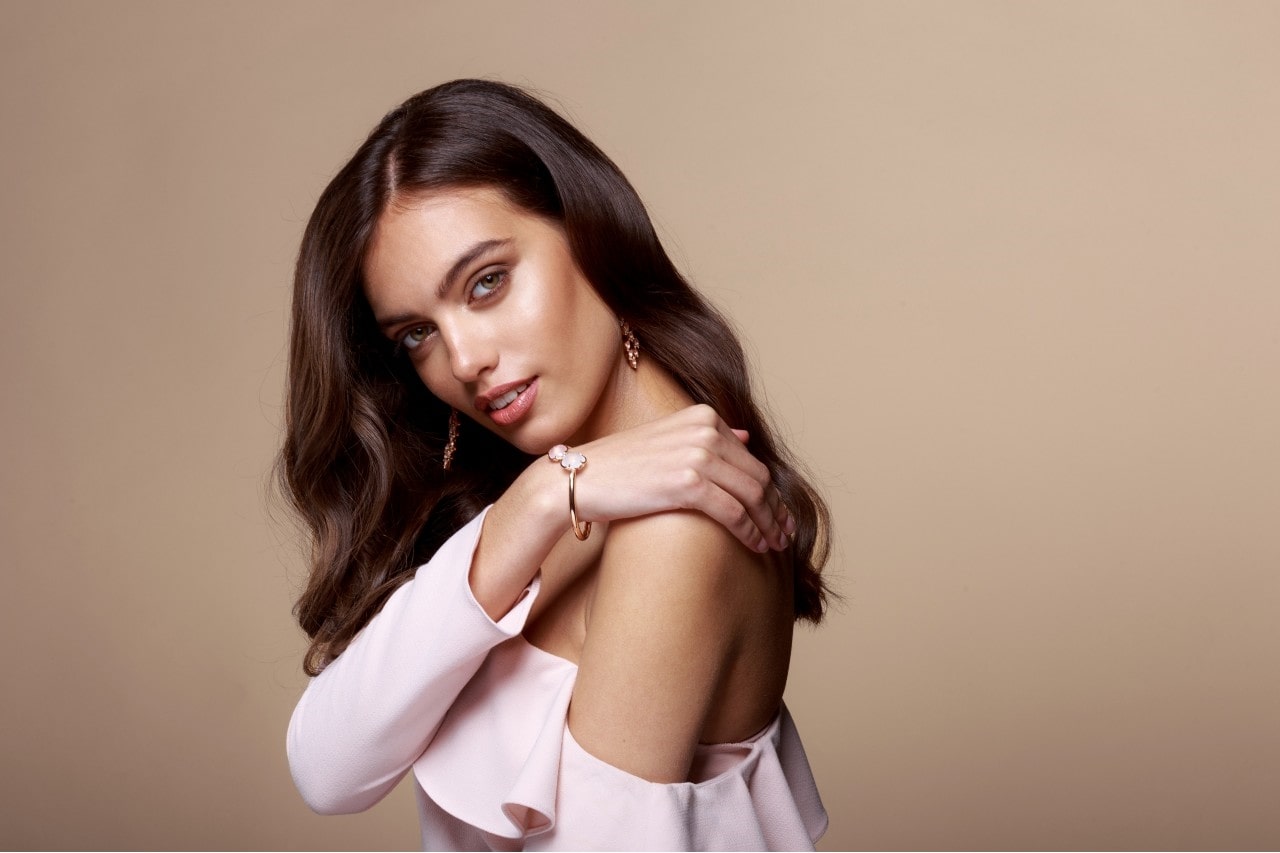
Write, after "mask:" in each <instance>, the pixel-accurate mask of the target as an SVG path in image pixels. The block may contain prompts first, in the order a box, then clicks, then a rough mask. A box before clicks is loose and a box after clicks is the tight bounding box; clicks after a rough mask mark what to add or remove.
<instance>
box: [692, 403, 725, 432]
mask: <svg viewBox="0 0 1280 853" xmlns="http://www.w3.org/2000/svg"><path fill="white" fill-rule="evenodd" d="M693 415H694V419H695V420H696V421H697V422H698V423H700V424H704V425H710V426H712V427H714V426H715V422H716V421H718V420H719V419H720V416H719V415H717V414H716V410H715V409H713V408H711V407H710V406H708V405H707V404H706V403H698V404H697V405H695V406H694V407H693Z"/></svg>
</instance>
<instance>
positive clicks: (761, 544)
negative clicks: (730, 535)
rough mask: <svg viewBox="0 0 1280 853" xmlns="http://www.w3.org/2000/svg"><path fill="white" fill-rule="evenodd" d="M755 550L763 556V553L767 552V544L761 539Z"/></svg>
mask: <svg viewBox="0 0 1280 853" xmlns="http://www.w3.org/2000/svg"><path fill="white" fill-rule="evenodd" d="M756 550H757V551H758V552H760V553H761V554H763V553H764V552H765V551H768V550H769V543H768V542H766V541H764V540H763V539H761V540H760V541H759V542H757V543H756Z"/></svg>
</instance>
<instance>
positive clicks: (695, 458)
mask: <svg viewBox="0 0 1280 853" xmlns="http://www.w3.org/2000/svg"><path fill="white" fill-rule="evenodd" d="M710 462H711V451H710V450H708V449H707V448H705V447H690V448H689V466H690V468H692V469H694V471H695V472H696V471H701V470H702V469H703V468H705V467H706V466H707V465H708V464H709V463H710Z"/></svg>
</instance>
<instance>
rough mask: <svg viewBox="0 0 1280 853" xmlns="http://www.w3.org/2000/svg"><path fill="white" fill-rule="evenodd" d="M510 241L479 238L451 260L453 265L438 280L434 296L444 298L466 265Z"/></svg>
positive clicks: (509, 239)
mask: <svg viewBox="0 0 1280 853" xmlns="http://www.w3.org/2000/svg"><path fill="white" fill-rule="evenodd" d="M510 242H511V238H510V237H508V238H507V239H505V240H481V241H480V242H479V243H476V244H475V245H474V246H472V247H471V248H470V249H467V250H466V251H465V252H463V253H462V254H461V255H459V256H458V259H457V260H456V261H454V262H453V266H451V267H449V271H448V272H447V273H445V274H444V278H443V279H441V280H440V286H439V287H437V288H436V298H437V299H444V297H445V295H446V294H447V293H448V292H449V288H450V287H452V286H453V283H454V281H456V280H457V278H458V276H460V275H462V273H463V272H464V271H465V270H466V269H467V267H469V266H471V265H472V264H474V263H475V262H476V260H478V259H479V258H481V257H483V256H484V255H485V254H487V253H489V252H491V251H493V250H494V249H498V248H501V247H503V246H506V245H508V244H509V243H510Z"/></svg>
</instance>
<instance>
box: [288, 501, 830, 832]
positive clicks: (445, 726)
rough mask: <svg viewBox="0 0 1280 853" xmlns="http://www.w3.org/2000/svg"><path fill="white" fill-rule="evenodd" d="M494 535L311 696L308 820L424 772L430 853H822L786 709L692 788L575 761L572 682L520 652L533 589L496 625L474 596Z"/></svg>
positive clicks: (402, 606)
mask: <svg viewBox="0 0 1280 853" xmlns="http://www.w3.org/2000/svg"><path fill="white" fill-rule="evenodd" d="M483 518H484V513H481V515H480V516H478V517H477V518H476V519H474V520H473V521H471V522H470V523H469V524H467V525H466V526H464V527H463V528H462V529H460V530H459V531H458V532H457V533H455V534H454V535H453V536H452V537H451V538H450V539H449V541H447V542H446V543H445V544H444V545H443V546H442V547H441V548H440V550H439V551H438V552H437V553H436V555H435V556H434V557H433V558H432V559H431V561H430V562H428V563H427V564H426V565H424V566H422V567H421V568H419V569H418V572H417V574H416V575H415V577H414V579H413V580H412V581H410V582H408V583H406V584H405V585H404V586H403V587H401V588H400V589H398V590H397V591H396V592H395V593H394V594H393V595H392V596H391V598H390V599H389V600H388V602H387V604H386V606H385V607H384V608H383V609H382V611H381V612H380V613H379V614H378V615H377V616H376V617H374V619H373V620H372V621H371V622H370V623H369V625H368V626H366V628H365V629H364V630H363V631H362V632H361V633H360V634H359V636H357V637H356V639H355V640H354V641H353V642H352V643H351V645H350V647H349V648H348V649H347V650H346V651H345V652H343V653H342V655H341V656H340V657H339V658H338V659H337V660H336V661H334V662H333V663H332V664H330V665H329V667H328V668H327V669H326V670H325V671H324V672H322V673H321V674H320V675H319V676H317V677H316V678H314V679H312V681H311V683H310V685H308V687H307V690H306V692H305V693H304V694H303V696H302V698H301V699H300V700H299V702H298V705H297V708H296V709H295V710H294V712H293V718H292V719H291V720H290V723H289V732H288V737H287V744H288V753H289V764H290V768H291V769H292V771H293V778H294V782H295V783H296V784H297V786H298V790H299V791H300V792H301V793H302V796H303V799H305V800H306V802H307V804H308V805H309V806H311V808H312V809H314V810H315V811H318V812H322V813H326V814H345V813H349V812H357V811H363V810H364V809H367V808H369V807H370V806H372V805H373V804H374V803H376V802H378V801H379V800H381V799H382V798H383V797H384V796H386V794H387V793H388V792H389V791H390V790H391V789H392V788H393V787H394V786H395V784H396V782H398V781H399V780H400V778H401V777H402V776H403V775H404V773H405V771H406V770H408V769H409V768H410V767H412V768H413V773H414V776H415V779H416V781H417V783H418V784H417V786H416V787H417V799H418V812H419V816H420V818H421V823H422V840H423V846H424V849H427V850H709V849H717V850H812V849H813V844H814V842H815V841H817V839H818V838H819V837H820V836H821V835H822V833H823V832H824V831H825V830H826V827H827V815H826V812H825V811H824V810H823V807H822V802H821V800H820V799H819V797H818V791H817V786H816V785H815V783H814V779H813V774H812V772H811V771H810V769H809V763H808V760H807V759H806V757H805V754H804V748H803V746H801V744H800V738H799V735H798V734H797V732H796V729H795V726H794V725H793V723H792V721H791V716H790V714H789V713H788V712H787V710H786V709H785V708H783V709H781V710H780V711H779V713H778V716H777V717H775V718H774V720H773V722H772V723H770V724H769V725H768V726H767V727H766V728H765V729H764V730H763V731H761V732H760V733H758V734H757V735H755V736H754V737H752V738H751V739H749V740H747V741H745V742H743V743H737V744H718V745H715V746H701V747H699V748H698V753H697V756H696V759H695V763H694V772H693V780H692V781H690V782H683V783H676V784H657V783H653V782H647V781H645V780H643V779H640V778H638V777H636V776H632V775H631V774H628V773H626V772H624V771H622V770H619V769H618V768H616V767H613V766H611V765H609V764H606V763H605V762H603V761H601V760H599V759H597V758H595V757H594V756H592V755H590V754H588V753H587V752H586V751H585V750H583V749H582V747H580V746H579V745H578V743H577V742H576V741H575V740H574V739H573V736H572V734H571V733H570V732H569V729H568V726H567V725H566V718H567V713H568V709H569V699H570V697H571V696H572V694H573V684H574V680H575V678H576V676H577V672H578V671H577V667H576V666H574V665H573V664H572V663H570V662H569V661H567V660H564V659H563V658H559V657H556V656H555V655H552V654H549V653H548V652H544V651H542V650H541V649H538V648H536V647H535V646H533V645H530V644H529V643H528V642H527V641H525V640H524V638H523V637H522V636H521V635H520V630H521V629H522V627H523V625H524V621H525V619H526V618H527V616H528V613H529V608H530V607H531V606H532V604H533V600H534V598H536V596H537V594H538V583H539V582H538V580H537V579H535V580H534V582H533V583H532V584H531V585H530V587H529V591H528V593H527V594H526V595H525V597H524V598H523V599H522V600H521V601H520V602H519V603H518V604H517V605H516V606H515V607H514V608H513V609H512V610H511V612H510V613H508V614H507V615H506V616H504V617H503V618H502V619H501V620H499V621H498V622H496V623H495V622H493V621H492V620H491V619H489V617H488V616H487V615H486V614H485V613H484V610H483V609H481V607H480V606H479V605H478V604H477V603H476V601H475V599H474V597H473V596H472V594H471V589H470V587H469V585H468V583H467V574H468V572H469V570H470V566H471V557H472V554H473V553H474V550H475V544H476V541H477V539H478V538H479V534H480V525H481V523H482V521H483Z"/></svg>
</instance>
